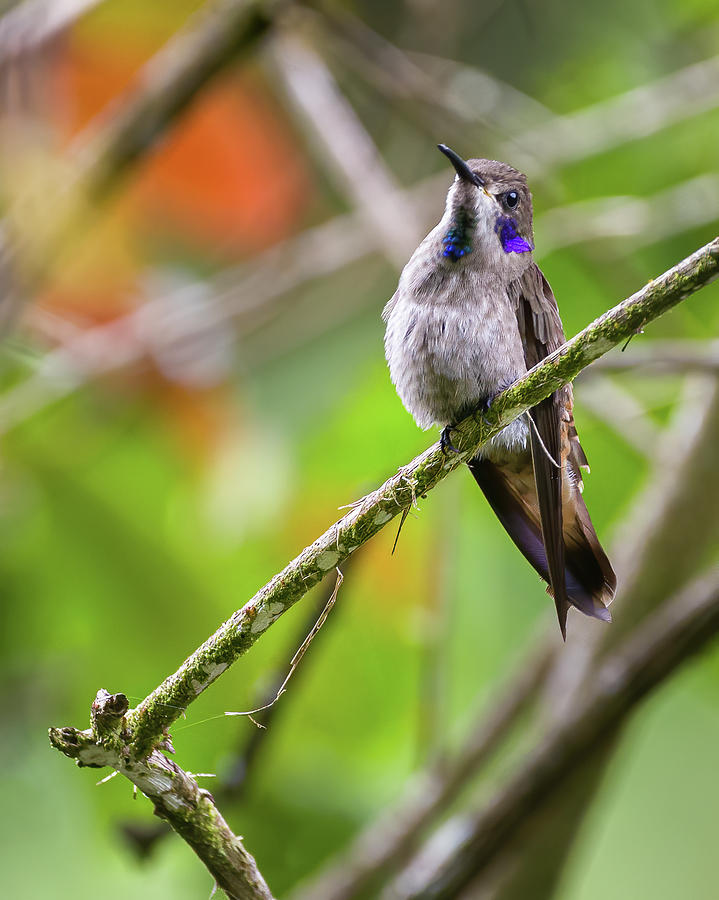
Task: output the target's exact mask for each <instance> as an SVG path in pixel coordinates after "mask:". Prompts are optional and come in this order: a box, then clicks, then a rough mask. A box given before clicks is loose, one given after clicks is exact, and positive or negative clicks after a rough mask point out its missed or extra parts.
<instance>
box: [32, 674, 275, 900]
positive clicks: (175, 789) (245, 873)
mask: <svg viewBox="0 0 719 900" xmlns="http://www.w3.org/2000/svg"><path fill="white" fill-rule="evenodd" d="M126 712H127V698H126V697H125V696H124V695H123V694H109V693H108V692H107V691H102V690H101V691H99V692H98V694H97V697H96V698H95V701H94V703H93V705H92V716H91V727H90V728H89V729H87V730H85V731H80V730H78V729H76V728H51V729H50V742H51V743H52V745H53V747H55V749H56V750H59V751H60V752H61V753H64V754H65V756H68V757H70V758H71V759H74V760H75V762H76V763H77V765H79V766H92V767H102V766H110V767H112V768H113V769H115V770H116V771H118V772H120V773H121V774H122V775H125V776H126V777H127V778H128V779H129V780H130V781H131V782H132V783H133V784H134V785H136V786H137V788H139V790H141V791H142V793H143V794H145V796H146V797H148V799H149V800H150V801H151V802H152V803H153V804H154V807H155V813H156V815H158V816H160V817H161V818H163V819H165V820H166V821H168V822H169V823H170V825H171V826H172V828H173V829H174V830H175V831H176V832H177V833H178V834H179V835H180V836H181V837H182V838H183V840H185V841H186V842H187V843H188V844H189V845H190V847H192V849H193V850H194V851H195V853H196V854H197V855H198V856H199V858H200V859H201V860H202V861H203V862H204V863H205V865H206V866H207V868H208V870H209V871H210V873H211V875H212V876H213V878H214V879H215V881H216V882H217V884H218V885H219V886H220V887H221V888H222V889H223V890H224V891H225V892H226V893H227V895H228V897H230V898H233V900H272V894H271V893H270V890H269V888H268V887H267V885H266V883H265V881H264V879H263V878H262V875H261V874H260V872H259V870H258V869H257V866H256V864H255V861H254V859H253V858H252V857H251V856H250V854H249V853H248V852H247V851H246V850H245V848H244V846H243V844H242V841H241V840H240V838H239V837H237V835H235V834H233V833H232V831H231V829H230V827H229V826H228V825H227V823H226V822H225V820H224V819H223V818H222V816H221V815H220V812H219V810H218V809H217V807H216V806H215V801H214V799H213V797H212V794H210V793H209V792H208V791H206V790H203V789H202V788H200V787H199V786H198V784H197V782H196V781H195V779H194V778H192V777H190V775H189V774H188V773H187V772H184V771H183V770H182V769H181V768H180V767H179V766H178V765H177V764H176V763H174V762H173V761H172V760H170V759H168V758H167V757H166V756H165V755H164V754H163V753H161V752H160V751H159V750H157V749H156V750H153V751H152V752H151V753H150V754H149V755H148V756H146V757H145V758H144V759H139V758H138V757H137V756H135V755H133V754H132V753H131V752H130V751H129V748H128V746H127V732H126V720H125V717H124V716H125V713H126ZM166 749H168V750H170V752H171V750H172V748H171V745H168V744H167V743H166Z"/></svg>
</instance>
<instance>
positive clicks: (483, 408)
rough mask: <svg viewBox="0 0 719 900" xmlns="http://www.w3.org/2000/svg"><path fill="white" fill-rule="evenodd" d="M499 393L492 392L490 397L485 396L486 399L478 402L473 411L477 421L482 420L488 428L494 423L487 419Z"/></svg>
mask: <svg viewBox="0 0 719 900" xmlns="http://www.w3.org/2000/svg"><path fill="white" fill-rule="evenodd" d="M499 393H501V391H498V392H497V394H499ZM497 394H492V395H491V396H490V397H485V399H484V400H482V401H481V402H480V403H479V404H478V406H477V408H476V409H475V410H474V413H473V415H474V419H475V421H477V422H480V423H481V424H482V425H484V426H485V427H486V428H489V426H490V425H491V424H492V423H491V422H490V421H489V420H488V419H487V413H488V412H489V410H490V409H491V408H492V404H493V403H494V399H495V397H496V396H497Z"/></svg>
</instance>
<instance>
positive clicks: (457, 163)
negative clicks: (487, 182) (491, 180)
mask: <svg viewBox="0 0 719 900" xmlns="http://www.w3.org/2000/svg"><path fill="white" fill-rule="evenodd" d="M437 149H438V150H441V152H442V153H444V155H445V156H446V157H447V159H448V160H449V161H450V162H451V163H452V165H453V166H454V168H455V169H456V171H457V174H458V175H459V177H460V178H461V179H462V181H470V182H471V183H472V184H474V185H476V186H477V187H484V181H482V179H481V178H480V177H479V175H475V173H474V172H473V171H472V170H471V169H470V168H469V166H468V165H467V163H466V162H465V161H464V160H463V159H462V157H461V156H460V155H459V153H455V152H454V150H452V149H451V148H450V147H448V146H447V145H446V144H437Z"/></svg>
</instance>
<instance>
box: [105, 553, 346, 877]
mask: <svg viewBox="0 0 719 900" xmlns="http://www.w3.org/2000/svg"><path fill="white" fill-rule="evenodd" d="M356 559H357V557H356V556H355V557H352V560H351V561H350V560H347V562H346V563H345V566H344V572H343V575H344V576H345V577H346V576H347V572H348V570H349V569H350V567H351V565H354V564H355V562H356ZM335 586H336V582H335ZM333 596H336V595H335V588H331V589H330V590H329V591H323V592H322V593H321V594H320V596H319V599H318V601H317V602H316V603H315V604H314V605H312V606H311V607H310V608H309V616H305V618H304V619H303V621H302V623H301V624H300V627H299V629H298V633H299V634H301V635H307V634H308V633H309V632H311V631H312V630H313V629H314V627H315V625H316V622H317V618H318V616H320V615H321V614H322V612H323V610H325V609H326V608H327V604H328V602H329V600H331V599H332V597H333ZM333 618H334V617H333ZM325 631H326V630H325ZM292 646H296V638H295V637H293V638H292ZM285 660H286V656H285V655H283V656H282V668H281V669H280V668H279V666H278V667H277V671H276V672H272V673H270V674H269V677H268V680H269V684H270V686H269V689H265V690H263V691H262V693H261V694H260V696H261V697H262V698H266V701H267V702H261V703H259V704H258V706H262V707H263V708H264V709H265V712H264V713H262V714H260V715H258V717H257V721H258V722H260V723H261V724H262V728H251V729H249V730H248V729H247V728H243V729H242V737H241V743H240V746H238V748H237V750H236V751H235V753H234V754H233V758H232V761H231V764H230V766H229V768H228V770H227V772H226V773H225V774H224V775H221V776H220V778H219V784H218V786H217V787H216V788H215V789H214V790H213V795H214V797H215V800H216V801H217V803H218V804H219V805H220V806H222V807H224V806H225V804H227V803H235V802H237V801H238V800H239V799H240V798H241V797H242V796H243V794H244V792H245V790H246V789H247V788H248V786H249V785H251V774H252V772H253V771H254V768H255V767H256V765H257V763H258V762H259V760H260V759H261V755H260V750H261V748H262V747H264V746H265V744H266V742H267V740H268V739H269V738H270V737H271V736H272V735H273V734H274V728H272V727H271V726H272V725H276V723H277V715H278V711H280V710H282V709H283V707H285V708H286V707H287V704H283V705H279V706H278V705H270V703H269V701H270V700H271V699H272V698H273V697H276V696H277V694H278V692H279V689H280V686H281V684H282V683H283V681H284V682H286V677H285ZM305 668H306V667H303V669H302V671H305ZM278 673H279V674H278ZM294 685H295V691H296V690H297V681H296V680H295V682H294ZM119 829H120V832H121V834H122V835H123V837H124V838H125V840H126V841H127V842H128V844H129V845H130V846H131V848H132V849H133V850H134V851H135V853H136V854H137V855H138V856H139V857H140V858H141V859H145V858H147V857H148V856H149V855H150V854H151V853H152V852H153V850H154V849H155V847H156V846H157V844H158V841H160V840H161V839H162V838H163V837H165V836H166V835H167V834H169V833H170V828H169V826H168V825H167V824H166V823H163V822H158V823H152V822H150V823H147V822H144V821H125V822H122V823H120V825H119Z"/></svg>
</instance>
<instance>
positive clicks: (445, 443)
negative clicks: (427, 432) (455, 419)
mask: <svg viewBox="0 0 719 900" xmlns="http://www.w3.org/2000/svg"><path fill="white" fill-rule="evenodd" d="M456 430H457V426H456V425H445V426H444V428H443V429H442V432H441V434H440V436H439V446H440V447H441V448H442V453H446V452H447V451H448V450H451V451H452V453H459V450H458V449H457V448H456V447H455V446H454V444H453V443H452V432H453V431H456Z"/></svg>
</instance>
